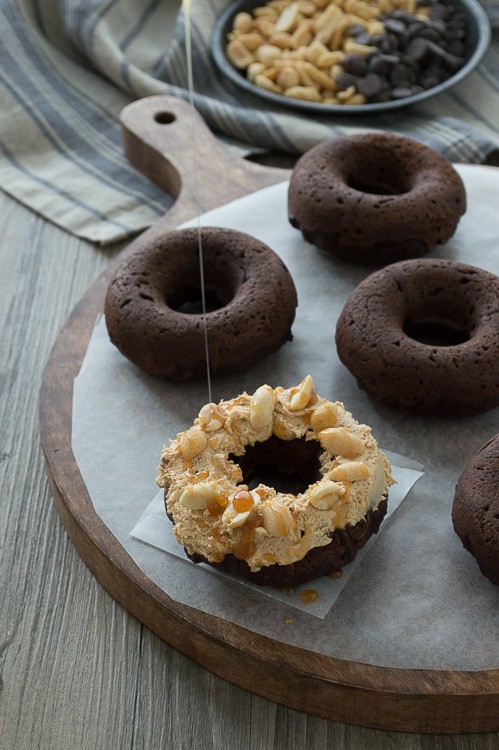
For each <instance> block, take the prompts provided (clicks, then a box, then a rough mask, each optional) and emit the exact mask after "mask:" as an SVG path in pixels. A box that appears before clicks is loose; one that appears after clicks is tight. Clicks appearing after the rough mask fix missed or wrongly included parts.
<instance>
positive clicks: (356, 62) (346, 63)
mask: <svg viewBox="0 0 499 750" xmlns="http://www.w3.org/2000/svg"><path fill="white" fill-rule="evenodd" d="M341 67H342V68H343V70H344V71H345V73H351V74H352V75H354V76H363V75H365V74H366V73H367V68H368V65H367V60H366V58H365V56H363V55H353V54H351V55H346V57H345V58H344V59H343V60H342V61H341Z"/></svg>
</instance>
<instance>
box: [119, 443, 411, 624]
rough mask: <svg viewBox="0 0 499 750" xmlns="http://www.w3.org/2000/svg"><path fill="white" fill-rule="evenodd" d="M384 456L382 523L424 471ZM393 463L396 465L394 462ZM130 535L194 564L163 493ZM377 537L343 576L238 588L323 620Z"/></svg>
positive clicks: (371, 540)
mask: <svg viewBox="0 0 499 750" xmlns="http://www.w3.org/2000/svg"><path fill="white" fill-rule="evenodd" d="M387 455H388V457H389V459H390V461H391V464H392V476H393V478H394V479H395V481H396V484H395V485H394V486H392V487H391V489H390V493H389V498H388V508H387V512H386V516H385V519H384V521H386V520H387V519H388V517H389V516H391V514H392V513H394V512H395V510H396V509H397V508H398V507H399V505H400V503H401V502H402V500H403V499H404V498H405V496H406V495H407V493H408V492H409V490H410V489H411V487H412V486H413V485H414V483H415V482H417V480H418V479H419V477H421V476H423V472H422V471H421V470H420V469H422V468H423V467H422V466H421V465H420V464H416V462H415V461H410V460H409V459H406V458H404V457H403V456H397V455H396V454H395V453H389V452H388V451H387ZM395 461H396V462H397V463H395ZM399 464H400V465H399ZM130 533H131V535H132V536H133V537H134V538H135V539H139V540H140V541H142V542H146V543H147V544H152V545H153V546H154V547H157V548H158V549H161V550H163V551H164V552H168V553H169V554H171V555H175V556H176V557H179V558H181V559H183V560H185V561H186V562H187V563H188V564H190V565H194V563H191V562H189V560H188V559H186V556H185V554H184V551H183V548H182V547H181V546H180V545H179V543H178V542H177V540H176V539H175V535H174V533H173V527H172V524H171V523H170V521H169V520H168V518H167V516H166V513H165V501H164V492H163V490H161V491H160V492H158V493H157V494H156V497H155V498H154V499H153V500H152V502H151V503H150V504H149V505H148V506H147V508H146V509H145V511H144V513H143V514H142V515H141V517H140V518H139V520H138V521H137V523H136V524H135V526H134V527H133V529H132V530H131V532H130ZM377 538H378V537H377V536H375V535H374V536H372V537H371V538H370V539H369V541H368V542H367V544H366V545H365V546H364V547H363V548H362V549H361V550H360V552H358V553H357V556H356V558H355V560H354V561H353V562H352V563H351V564H350V565H347V566H346V567H345V568H344V570H343V572H342V575H341V577H339V578H334V579H332V578H329V577H328V576H323V577H322V578H318V579H316V580H315V581H313V582H312V583H306V584H303V585H301V586H297V587H294V589H293V590H291V591H284V590H281V589H276V588H272V587H270V586H256V585H255V584H252V583H250V582H249V581H245V580H244V579H242V578H241V579H238V580H239V583H240V584H241V585H244V586H249V587H250V588H252V589H253V590H254V591H256V592H258V593H260V594H265V595H266V596H267V597H269V599H277V600H279V601H281V602H285V603H286V604H288V605H289V606H290V607H293V608H294V609H301V610H302V611H303V612H307V614H310V615H314V616H315V617H321V618H323V617H325V616H326V615H327V613H328V612H329V610H330V609H331V607H332V606H333V604H334V603H335V601H336V600H337V598H338V597H339V595H340V594H341V592H342V591H343V589H344V587H345V586H346V584H347V582H348V580H349V579H350V576H352V575H353V573H354V571H355V569H356V568H357V566H358V565H360V563H361V561H362V560H363V559H364V557H365V555H367V553H368V552H369V550H370V548H371V545H372V544H374V543H375V542H376V539H377ZM203 567H205V568H206V570H207V571H209V572H210V573H212V574H213V575H223V576H226V577H229V578H230V576H228V574H226V573H221V572H220V571H216V570H215V569H214V568H212V567H210V566H209V565H204V566H203ZM310 588H312V589H313V591H314V592H315V593H316V594H318V598H317V599H316V600H315V601H312V602H309V603H306V602H305V601H303V599H302V598H301V596H300V595H301V593H302V592H303V591H305V590H306V589H310ZM262 606H272V605H271V602H266V604H265V605H262Z"/></svg>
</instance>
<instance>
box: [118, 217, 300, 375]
mask: <svg viewBox="0 0 499 750" xmlns="http://www.w3.org/2000/svg"><path fill="white" fill-rule="evenodd" d="M201 238H202V252H203V269H204V274H203V275H204V285H205V302H206V308H207V314H206V316H203V315H202V307H201V303H200V300H201V280H200V264H199V241H198V231H197V229H195V228H193V229H183V230H177V231H172V232H168V233H166V234H164V235H162V236H161V237H159V238H154V239H152V240H149V241H146V242H144V243H143V244H141V245H140V246H139V247H137V249H136V250H135V251H134V252H133V253H132V254H129V255H128V256H127V257H126V258H125V259H124V261H123V262H122V263H121V265H120V266H119V267H118V269H117V271H116V273H115V275H114V278H113V279H112V281H111V283H110V285H109V288H108V291H107V296H106V301H105V307H104V311H105V316H106V324H107V329H108V332H109V336H110V339H111V341H112V342H113V344H115V345H116V346H117V347H118V349H119V350H120V352H121V353H122V354H123V355H124V356H125V357H127V358H128V359H130V360H131V361H132V362H134V363H135V364H136V365H137V366H138V367H140V368H141V369H142V370H145V371H146V372H148V373H149V374H151V375H158V376H160V377H163V378H166V379H168V380H173V381H177V380H187V379H192V378H196V377H206V342H205V328H206V334H207V339H208V346H209V362H210V370H211V372H212V373H218V374H222V373H237V372H244V371H245V370H247V369H249V368H250V367H252V366H253V365H254V364H256V363H257V362H258V361H259V360H261V359H262V358H263V357H265V356H266V355H267V354H270V353H271V352H273V351H276V350H277V349H279V347H281V346H282V345H283V344H284V343H285V342H286V341H288V340H290V339H291V338H292V337H291V324H292V322H293V320H294V316H295V309H296V305H297V297H296V289H295V286H294V283H293V280H292V278H291V276H290V274H289V272H288V270H287V268H286V266H285V265H284V263H283V262H282V260H281V259H280V258H279V256H278V255H276V253H274V251H273V250H271V249H270V247H268V246H267V245H265V244H264V243H263V242H260V241H259V240H257V239H255V238H254V237H250V236H249V235H247V234H244V233H242V232H236V231H234V230H231V229H221V228H216V227H203V228H202V230H201Z"/></svg>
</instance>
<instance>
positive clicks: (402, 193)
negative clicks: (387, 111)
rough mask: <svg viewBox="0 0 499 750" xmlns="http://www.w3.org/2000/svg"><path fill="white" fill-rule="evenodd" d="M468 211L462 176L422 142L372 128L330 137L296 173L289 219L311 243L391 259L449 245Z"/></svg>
mask: <svg viewBox="0 0 499 750" xmlns="http://www.w3.org/2000/svg"><path fill="white" fill-rule="evenodd" d="M465 210H466V194H465V190H464V186H463V183H462V180H461V178H460V177H459V175H458V173H457V172H456V170H455V169H454V167H453V166H452V165H451V164H450V162H448V161H447V159H445V158H444V157H443V156H441V155H440V154H438V153H437V152H436V151H433V149H431V148H429V147H428V146H425V145H424V144H422V143H419V142H418V141H414V140H412V139H410V138H405V137H403V136H397V135H389V134H386V133H367V134H361V135H353V136H347V137H340V138H334V139H331V140H327V141H324V142H323V143H320V144H319V145H317V146H315V147H314V148H312V149H310V151H308V152H307V153H305V154H304V155H303V156H302V157H301V158H300V159H299V160H298V162H297V163H296V165H295V168H294V170H293V173H292V176H291V180H290V184H289V193H288V216H289V221H290V222H291V224H292V225H293V226H294V227H295V228H297V229H299V230H301V232H302V234H303V236H304V238H305V240H307V242H310V243H312V244H314V245H316V246H317V247H319V248H321V249H322V250H326V251H328V252H330V253H332V254H333V255H336V256H338V257H340V258H344V259H345V260H349V261H353V262H359V263H373V264H385V263H392V262H393V261H397V260H404V259H406V258H414V257H417V256H420V255H424V254H425V253H427V252H429V251H430V250H433V249H434V248H435V246H436V245H437V244H443V243H445V242H447V240H448V239H449V238H450V237H452V235H453V234H454V232H455V231H456V227H457V224H458V222H459V219H460V217H461V215H462V214H463V213H464V212H465Z"/></svg>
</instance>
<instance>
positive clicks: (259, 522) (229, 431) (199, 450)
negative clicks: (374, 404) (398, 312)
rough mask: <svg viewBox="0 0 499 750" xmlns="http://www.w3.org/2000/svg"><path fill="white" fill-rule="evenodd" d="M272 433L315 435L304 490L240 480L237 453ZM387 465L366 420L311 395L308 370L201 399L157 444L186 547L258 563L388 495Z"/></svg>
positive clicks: (217, 558)
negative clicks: (294, 381) (314, 474)
mask: <svg viewBox="0 0 499 750" xmlns="http://www.w3.org/2000/svg"><path fill="white" fill-rule="evenodd" d="M272 436H274V439H275V438H278V439H279V440H280V441H293V440H297V439H301V440H305V441H316V442H317V444H318V445H317V448H318V461H319V472H318V478H317V480H316V481H313V482H312V483H311V484H310V485H309V486H308V487H307V488H306V489H305V491H304V492H300V493H298V494H291V493H288V492H279V491H277V490H276V489H274V488H273V487H270V486H267V485H266V484H263V483H259V484H258V485H257V486H255V487H253V488H252V489H250V488H249V486H248V484H246V483H245V478H244V476H243V471H242V469H241V467H240V466H239V464H238V463H237V459H238V457H242V456H243V455H244V454H245V451H246V450H247V448H248V446H253V445H255V444H256V443H263V442H265V441H267V440H269V439H270V438H272ZM390 470H391V469H390V464H389V461H388V459H387V458H386V456H385V455H384V453H383V452H382V451H380V450H379V449H378V446H377V443H376V440H375V439H374V437H373V436H372V432H371V428H370V427H368V426H366V425H363V424H359V423H358V422H357V421H356V420H355V419H354V418H353V417H352V415H351V413H350V412H348V411H347V410H346V409H345V407H344V405H343V404H342V403H341V402H339V401H336V402H330V401H327V400H326V399H324V398H321V397H320V396H318V395H317V394H316V393H315V390H314V383H313V380H312V377H311V376H310V375H307V376H306V377H305V378H304V379H303V380H302V381H301V383H299V385H297V386H295V387H292V388H283V387H280V386H278V387H277V388H275V389H274V388H272V387H271V386H269V385H262V386H260V387H259V388H258V389H257V390H256V391H255V393H253V394H252V395H249V394H247V393H243V394H241V395H240V396H237V397H236V398H233V399H231V400H228V401H220V403H218V404H214V403H210V404H206V405H205V406H203V408H202V409H201V411H200V412H199V416H198V417H197V418H196V419H195V420H194V424H193V426H192V427H190V428H189V429H188V430H186V431H185V432H181V433H179V434H178V435H177V437H176V438H175V439H173V440H171V441H170V444H169V445H168V446H165V447H164V448H163V450H162V453H161V461H160V465H159V469H158V474H157V480H156V481H157V484H158V485H159V486H160V487H163V488H164V490H165V504H166V511H167V513H168V516H169V517H170V519H171V520H172V521H173V523H174V533H175V536H176V539H177V541H178V542H179V543H180V544H181V545H182V546H183V547H184V548H185V549H186V551H187V552H188V553H189V554H190V555H201V556H202V557H204V558H205V559H206V560H208V561H210V562H215V563H216V562H221V561H222V560H223V559H224V557H225V555H227V554H232V555H234V556H235V557H236V558H238V559H242V560H246V562H247V563H248V565H249V567H250V569H251V570H252V571H258V570H260V569H261V568H262V567H265V566H269V565H273V564H274V563H277V564H280V565H287V564H290V563H293V562H296V561H298V560H301V559H302V558H303V557H305V555H306V554H307V552H308V551H309V550H310V549H312V548H314V547H320V546H323V545H326V544H328V543H329V541H330V538H331V533H332V531H334V530H335V529H341V528H344V527H345V526H346V525H348V524H352V525H353V524H356V523H357V522H358V521H360V520H361V519H362V518H363V517H364V516H365V515H366V513H367V512H368V511H369V510H370V509H374V508H376V507H377V506H378V504H379V502H380V501H381V500H382V499H383V498H384V497H386V494H387V491H388V487H389V486H390V485H391V484H393V479H392V478H391V476H390Z"/></svg>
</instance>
